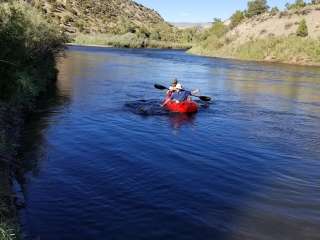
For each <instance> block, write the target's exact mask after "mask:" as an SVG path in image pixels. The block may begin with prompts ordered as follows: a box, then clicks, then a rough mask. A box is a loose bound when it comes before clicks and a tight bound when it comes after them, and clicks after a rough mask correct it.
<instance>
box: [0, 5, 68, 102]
mask: <svg viewBox="0 0 320 240" xmlns="http://www.w3.org/2000/svg"><path fill="white" fill-rule="evenodd" d="M0 39H1V41H0V60H1V64H0V76H1V81H0V100H9V99H10V98H13V97H19V98H21V99H23V101H28V100H30V99H33V98H34V97H36V96H38V95H39V94H40V93H41V92H43V91H45V90H46V87H47V85H48V83H49V82H50V81H49V80H52V79H55V74H56V70H55V56H56V55H57V54H58V53H60V51H61V50H63V43H64V42H65V41H66V40H67V38H66V36H65V35H64V34H62V33H61V32H60V30H59V28H58V27H57V26H55V25H53V24H49V23H48V22H47V21H46V20H45V19H44V18H43V17H42V16H41V15H40V14H39V12H38V11H37V10H35V9H34V8H32V7H31V6H30V5H29V4H27V3H23V2H20V1H19V2H18V1H17V2H15V1H12V2H11V3H0ZM26 99H28V100H26Z"/></svg>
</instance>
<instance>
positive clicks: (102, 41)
mask: <svg viewBox="0 0 320 240" xmlns="http://www.w3.org/2000/svg"><path fill="white" fill-rule="evenodd" d="M74 43H76V44H83V45H105V46H112V47H125V48H169V49H189V48H191V44H184V43H176V42H169V41H158V40H151V39H148V38H139V37H138V36H137V35H136V34H133V33H126V34H123V35H112V34H90V35H89V34H78V35H77V36H76V37H75V38H74Z"/></svg>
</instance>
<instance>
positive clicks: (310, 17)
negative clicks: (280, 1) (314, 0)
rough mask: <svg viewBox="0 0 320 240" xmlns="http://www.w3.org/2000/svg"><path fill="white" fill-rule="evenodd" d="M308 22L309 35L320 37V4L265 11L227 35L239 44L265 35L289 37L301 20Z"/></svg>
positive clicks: (313, 37)
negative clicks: (280, 10) (279, 10)
mask: <svg viewBox="0 0 320 240" xmlns="http://www.w3.org/2000/svg"><path fill="white" fill-rule="evenodd" d="M303 19H305V20H306V22H307V26H308V30H309V35H308V36H309V37H310V38H312V39H318V38H319V37H320V5H314V6H307V7H305V8H301V9H293V10H290V11H284V12H277V13H274V14H272V13H264V14H262V15H259V16H256V17H254V18H251V19H247V20H245V21H244V22H243V23H241V24H240V25H238V26H237V27H235V28H234V29H233V30H231V31H229V32H228V33H227V35H226V36H227V37H228V38H230V39H235V40H236V41H237V42H238V43H239V44H241V43H245V42H248V41H250V40H252V39H263V38H265V37H287V36H290V35H295V33H296V31H297V28H298V25H299V23H300V21H301V20H303Z"/></svg>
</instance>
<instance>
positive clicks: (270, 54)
mask: <svg viewBox="0 0 320 240" xmlns="http://www.w3.org/2000/svg"><path fill="white" fill-rule="evenodd" d="M303 20H305V23H306V26H307V32H308V35H307V36H306V37H299V36H297V30H298V27H299V24H300V23H301V22H302V21H303ZM228 22H230V21H228ZM224 28H225V33H224V34H222V35H221V36H216V34H215V33H213V32H212V29H211V32H209V34H208V37H207V38H206V39H205V40H204V41H201V42H199V43H198V44H197V45H196V46H195V47H194V48H192V49H191V51H190V52H191V53H194V54H200V55H207V56H215V57H225V58H237V59H244V60H258V61H273V62H284V63H294V64H301V65H320V41H319V39H320V5H319V4H314V5H307V6H305V7H302V8H297V9H291V10H286V11H282V12H280V11H276V12H272V11H268V12H265V13H262V14H259V15H257V16H254V17H251V18H245V19H244V20H242V21H241V22H240V24H239V25H237V26H235V27H234V28H231V27H230V25H228V26H226V25H225V26H224Z"/></svg>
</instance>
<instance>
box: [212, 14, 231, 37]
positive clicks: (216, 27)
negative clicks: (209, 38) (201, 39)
mask: <svg viewBox="0 0 320 240" xmlns="http://www.w3.org/2000/svg"><path fill="white" fill-rule="evenodd" d="M227 31H228V28H227V26H226V25H224V23H223V22H222V21H221V19H219V18H215V19H214V20H213V23H212V26H211V28H210V33H211V34H212V35H214V36H216V37H218V38H220V37H222V36H223V35H224V34H225V33H226V32H227Z"/></svg>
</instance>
